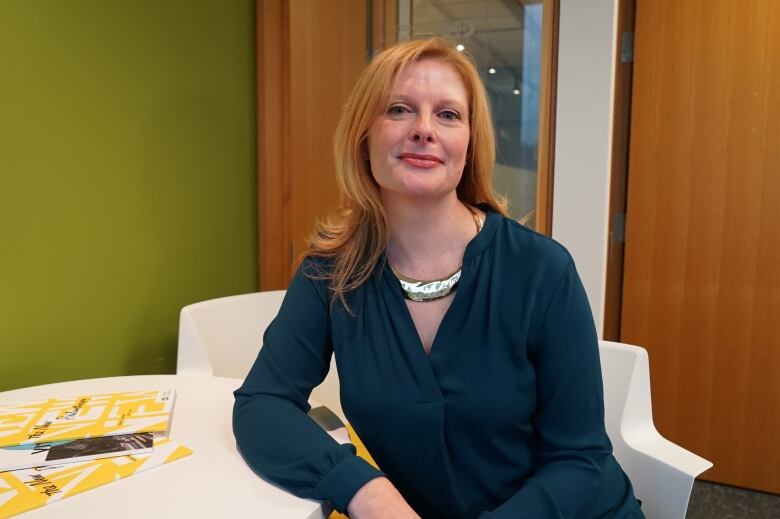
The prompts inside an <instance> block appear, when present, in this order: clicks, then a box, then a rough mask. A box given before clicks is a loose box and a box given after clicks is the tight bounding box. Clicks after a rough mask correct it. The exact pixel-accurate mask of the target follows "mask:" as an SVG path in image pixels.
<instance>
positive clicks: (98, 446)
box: [0, 433, 154, 472]
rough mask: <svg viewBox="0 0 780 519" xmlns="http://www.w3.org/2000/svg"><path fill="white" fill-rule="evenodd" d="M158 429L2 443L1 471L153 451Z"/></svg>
mask: <svg viewBox="0 0 780 519" xmlns="http://www.w3.org/2000/svg"><path fill="white" fill-rule="evenodd" d="M153 436H154V433H134V434H119V435H116V436H97V437H92V438H78V439H76V440H63V441H54V442H42V443H25V444H22V445H14V446H12V447H0V472H4V471H8V470H19V469H26V468H29V467H45V466H48V465H63V464H65V463H78V462H81V461H88V460H94V459H97V458H109V457H112V456H127V455H135V454H147V453H150V452H152V443H153V440H154V437H153Z"/></svg>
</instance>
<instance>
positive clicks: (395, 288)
mask: <svg viewBox="0 0 780 519" xmlns="http://www.w3.org/2000/svg"><path fill="white" fill-rule="evenodd" d="M479 208H480V209H481V210H482V211H484V213H485V220H484V222H483V223H482V229H481V230H480V232H479V233H477V234H476V236H474V238H472V239H471V241H469V243H468V244H467V245H466V249H465V250H464V252H463V263H462V266H461V268H462V274H461V278H460V280H459V281H458V284H459V288H458V289H457V290H455V297H454V298H453V300H452V303H451V304H450V306H449V308H447V310H446V312H444V316H443V317H442V319H441V322H440V323H439V326H438V328H437V329H436V333H435V335H434V337H433V342H432V343H431V348H430V350H429V351H428V352H426V351H425V347H424V346H423V342H422V338H421V337H420V333H419V332H418V331H417V326H415V324H414V319H413V318H412V313H411V312H410V311H409V308H408V307H407V306H406V300H405V299H404V296H403V294H402V293H401V288H400V285H399V283H398V278H397V277H396V276H395V274H394V273H393V269H392V268H390V264H389V263H388V261H387V253H385V257H384V259H383V262H384V268H383V269H382V270H381V271H382V272H383V273H384V276H386V279H385V280H384V282H387V283H389V285H388V286H389V288H390V291H391V292H393V296H392V299H393V301H394V305H395V306H397V307H399V312H400V314H403V315H401V316H399V319H400V320H401V321H402V322H403V324H402V325H403V326H406V328H407V330H408V331H410V332H411V333H410V335H411V336H413V337H415V338H416V340H414V341H413V343H414V344H409V345H408V347H410V348H412V349H414V350H417V353H414V355H422V358H424V359H425V360H427V361H428V362H427V364H428V365H429V366H431V362H432V361H433V360H435V357H438V356H440V355H442V354H443V353H442V351H443V350H442V347H440V346H437V345H438V343H440V342H441V341H442V340H443V339H442V336H443V335H446V330H447V328H448V322H449V321H450V320H452V318H451V317H450V315H451V314H453V312H455V311H456V310H457V308H458V307H459V306H460V305H461V304H462V303H461V302H460V300H461V299H462V296H461V292H463V290H462V289H463V288H465V287H466V286H467V285H469V284H470V283H471V281H472V278H473V277H474V273H473V272H472V271H471V266H470V262H469V259H470V258H472V257H474V256H476V255H477V254H480V253H481V252H482V251H483V250H485V248H486V247H487V246H488V245H489V244H490V242H491V241H492V240H493V235H494V234H495V232H496V229H497V222H498V220H499V219H500V218H501V217H500V216H499V215H498V214H497V213H494V212H493V211H491V210H490V209H489V208H487V207H479ZM407 342H409V341H404V343H405V345H404V347H406V346H407V345H406V343H407Z"/></svg>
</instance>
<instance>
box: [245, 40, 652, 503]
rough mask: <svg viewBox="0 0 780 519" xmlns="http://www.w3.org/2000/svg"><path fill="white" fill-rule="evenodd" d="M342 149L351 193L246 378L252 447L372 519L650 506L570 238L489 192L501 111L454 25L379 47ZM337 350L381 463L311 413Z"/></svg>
mask: <svg viewBox="0 0 780 519" xmlns="http://www.w3.org/2000/svg"><path fill="white" fill-rule="evenodd" d="M335 152H336V169H337V174H338V179H339V184H340V188H341V191H342V194H343V204H344V207H343V209H342V211H341V212H340V213H339V214H338V215H337V217H336V218H335V220H332V221H331V222H330V223H329V224H327V225H323V226H321V228H320V229H319V230H318V232H317V233H315V235H314V237H313V239H312V241H311V248H310V250H309V252H308V255H307V257H306V259H305V260H304V261H303V263H302V265H301V267H300V268H299V269H298V272H297V273H296V275H295V277H294V279H293V281H292V282H291V284H290V287H289V289H288V292H287V296H286V298H285V301H284V304H283V305H282V308H281V310H280V312H279V315H278V316H277V318H276V319H275V320H274V322H273V323H272V324H271V326H270V327H269V328H268V330H267V332H266V334H265V336H264V338H263V340H264V345H263V347H262V349H261V351H260V354H259V356H258V358H257V361H256V362H255V365H254V366H253V367H252V370H251V372H250V373H249V375H248V377H247V379H246V381H245V383H244V385H243V386H242V387H241V388H240V389H238V390H237V391H236V405H235V410H234V431H235V434H236V438H237V442H238V447H239V449H240V451H241V452H242V454H243V455H244V457H245V458H246V460H247V462H248V463H249V464H250V466H252V467H253V468H254V469H255V470H256V471H257V472H258V473H259V474H260V475H262V476H264V477H266V478H268V479H270V480H271V481H274V482H276V483H278V484H279V485H281V486H283V487H285V488H287V489H288V490H290V491H291V492H294V493H295V494H297V495H300V496H304V497H311V498H315V499H321V500H326V501H328V502H330V503H331V504H332V505H333V506H335V508H337V509H338V510H342V511H344V510H346V511H347V512H348V513H349V514H350V516H351V517H352V518H358V519H362V518H384V517H387V518H415V517H423V518H473V517H481V518H488V517H492V518H503V517H506V518H518V517H534V518H536V517H538V518H548V517H550V518H552V517H581V518H595V517H642V513H641V511H640V510H639V506H638V503H637V501H636V499H635V498H634V496H633V492H632V489H631V484H630V483H629V481H628V479H627V478H626V476H625V474H624V473H623V471H622V470H621V469H620V467H619V466H618V464H617V462H616V461H615V459H614V457H613V456H612V454H611V445H610V443H609V439H608V438H607V435H606V432H605V430H604V416H603V401H602V389H601V373H600V366H599V359H598V346H597V339H596V332H595V328H594V325H593V320H592V317H591V313H590V308H589V306H588V302H587V300H586V297H585V294H584V291H583V288H582V285H581V283H580V281H579V278H578V276H577V273H576V271H575V269H574V265H573V262H572V260H571V257H570V256H569V254H568V253H567V252H566V250H565V249H564V248H563V247H561V246H560V245H558V244H557V243H555V242H553V241H552V240H550V239H549V238H546V237H544V236H541V235H539V234H536V233H533V232H531V231H529V230H526V229H525V228H523V227H522V226H520V225H518V224H516V223H515V222H513V221H511V220H509V219H508V218H507V217H506V212H505V209H504V205H503V204H502V203H501V202H500V201H498V200H496V198H495V197H494V196H493V195H492V194H491V189H490V176H491V172H492V167H493V161H494V155H495V150H494V140H493V132H492V124H491V120H490V112H489V107H488V103H487V97H486V94H485V90H484V87H483V85H482V84H481V82H480V79H479V75H478V74H477V72H476V69H475V68H474V66H473V64H472V63H471V62H470V61H469V60H468V58H466V57H465V56H464V55H463V54H461V53H459V52H457V51H455V50H454V49H452V47H451V46H450V45H449V44H448V43H447V42H445V41H444V40H441V39H431V40H425V41H413V42H407V43H402V44H399V45H397V46H395V47H392V48H390V49H388V50H386V51H384V52H383V53H381V54H380V55H379V56H377V58H376V59H375V60H374V61H373V62H372V63H371V64H370V65H369V66H368V68H367V69H366V70H365V72H364V73H363V74H362V76H361V77H360V79H359V81H358V83H357V85H356V87H355V90H354V91H353V93H352V95H351V97H350V99H349V101H348V103H347V105H346V106H345V109H344V112H343V114H342V118H341V121H340V123H339V126H338V129H337V132H336V140H335ZM418 280H426V281H422V282H420V281H418ZM431 280H433V281H431ZM331 354H335V356H336V364H337V366H338V372H339V380H340V386H341V401H342V402H341V403H342V407H343V409H344V411H345V413H346V415H347V417H348V418H349V421H350V423H351V424H352V425H353V427H354V428H355V430H356V431H357V433H358V435H359V436H360V438H361V439H362V440H363V441H364V443H365V444H366V446H367V447H368V450H369V451H370V452H371V454H372V456H373V457H374V458H375V459H376V461H377V463H378V464H379V466H380V467H381V469H382V472H380V471H378V470H376V469H374V468H373V467H371V466H370V465H369V464H368V463H366V462H364V461H363V460H361V459H360V458H358V457H356V456H355V454H354V449H353V448H352V447H351V446H346V445H344V446H340V445H338V444H336V443H335V442H334V441H332V440H331V439H330V437H329V436H327V435H326V434H325V433H324V432H323V431H322V430H321V429H320V428H319V427H318V426H317V425H316V424H314V423H313V422H312V421H311V420H310V419H309V418H308V416H307V415H306V414H305V411H306V410H307V409H308V406H307V404H306V401H307V398H308V396H309V394H310V392H311V390H312V388H313V387H315V386H316V385H318V384H319V383H320V382H321V381H322V379H323V378H324V377H325V375H326V373H327V370H328V366H329V362H330V356H331ZM268 424H272V427H269V425H268Z"/></svg>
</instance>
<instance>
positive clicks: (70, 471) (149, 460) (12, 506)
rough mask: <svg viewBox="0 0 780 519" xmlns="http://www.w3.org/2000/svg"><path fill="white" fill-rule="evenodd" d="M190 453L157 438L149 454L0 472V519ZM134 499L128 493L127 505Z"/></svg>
mask: <svg viewBox="0 0 780 519" xmlns="http://www.w3.org/2000/svg"><path fill="white" fill-rule="evenodd" d="M190 454H192V451H191V450H190V449H188V448H187V447H184V446H183V445H181V444H180V443H178V442H175V441H173V440H170V439H168V438H159V439H155V440H154V450H153V451H152V452H151V453H148V454H139V455H132V456H114V457H112V458H101V459H95V460H90V461H82V462H80V463H68V464H65V465H50V466H48V467H34V468H28V469H22V470H13V471H9V472H0V519H5V518H6V517H11V516H13V515H17V514H20V513H22V512H26V511H28V510H32V509H34V508H38V507H41V506H44V505H49V504H52V503H55V502H57V501H59V500H61V499H65V498H67V497H70V496H73V495H76V494H80V493H81V492H84V491H87V490H91V489H93V488H95V487H99V486H101V485H105V484H106V483H111V482H112V481H116V480H118V479H121V478H126V477H128V476H132V475H133V474H137V473H139V472H142V471H144V470H148V469H151V468H154V467H159V466H160V465H163V464H165V463H170V462H171V461H175V460H178V459H180V458H183V457H185V456H189V455H190ZM134 499H137V497H135V496H132V495H128V496H127V503H126V504H127V506H132V504H133V500H134ZM117 505H119V503H118V504H117ZM98 515H100V514H99V513H98Z"/></svg>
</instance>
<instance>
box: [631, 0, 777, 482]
mask: <svg viewBox="0 0 780 519" xmlns="http://www.w3.org/2000/svg"><path fill="white" fill-rule="evenodd" d="M632 110H633V111H632V128H631V147H630V159H629V183H628V219H627V240H626V263H625V276H624V293H623V298H624V299H623V318H622V332H621V340H623V341H624V342H629V343H635V344H639V345H642V346H644V347H646V348H647V349H648V351H649V354H650V362H651V376H652V384H653V387H652V390H653V402H654V406H653V407H654V417H655V420H656V425H657V426H658V429H659V430H660V432H661V433H662V434H664V435H665V436H667V437H669V438H670V439H671V440H673V441H675V442H677V443H680V444H682V445H683V446H685V447H687V448H689V449H691V450H693V451H695V452H697V453H699V454H701V455H702V456H704V457H706V458H708V459H710V460H712V461H713V462H714V463H715V467H714V468H713V469H711V470H710V471H709V472H708V473H706V475H705V479H711V480H713V481H719V482H723V483H729V484H733V485H738V486H743V487H748V488H754V489H759V490H764V491H770V492H780V442H778V439H780V174H779V173H778V172H780V146H778V143H780V124H779V123H778V120H779V119H778V117H777V114H779V113H780V3H777V2H774V1H771V0H756V1H754V2H750V3H749V4H745V3H735V2H730V1H726V0H717V1H710V0H690V1H686V2H678V1H676V0H638V1H637V10H636V53H635V62H634V88H633V109H632Z"/></svg>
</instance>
